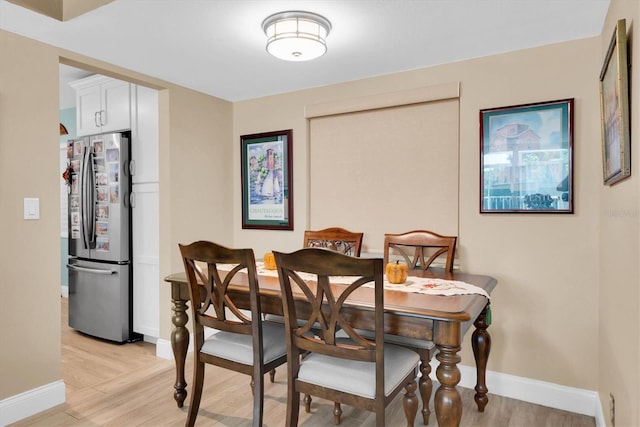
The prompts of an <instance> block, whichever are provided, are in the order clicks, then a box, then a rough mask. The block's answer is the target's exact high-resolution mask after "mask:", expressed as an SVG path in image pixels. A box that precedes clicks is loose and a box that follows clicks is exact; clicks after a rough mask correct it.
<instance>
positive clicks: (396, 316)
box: [164, 262, 497, 427]
mask: <svg viewBox="0 0 640 427" xmlns="http://www.w3.org/2000/svg"><path fill="white" fill-rule="evenodd" d="M257 267H258V284H259V288H260V301H261V307H262V312H263V313H265V314H276V315H282V314H283V311H282V300H281V292H280V282H279V279H278V277H277V273H276V272H275V271H269V270H266V269H265V268H264V265H263V264H262V263H261V262H258V263H257ZM242 276H244V277H246V275H239V276H238V279H237V280H234V282H232V286H231V287H232V288H233V289H232V292H231V295H233V298H234V301H235V302H236V304H237V305H238V306H239V307H240V308H243V307H244V308H248V307H249V297H248V295H249V294H248V284H247V282H243V279H242ZM164 280H165V282H167V283H168V284H170V286H171V301H172V312H173V315H172V318H171V321H172V323H173V326H174V328H173V330H172V332H171V346H172V350H173V354H174V358H175V367H176V381H175V384H174V399H175V400H176V402H177V405H178V407H182V406H183V404H184V401H185V399H186V397H187V383H186V381H185V360H186V356H187V350H188V347H189V340H190V338H189V330H188V329H187V327H186V325H187V323H188V321H189V316H188V314H187V310H188V302H189V287H188V282H187V277H186V275H185V273H184V272H176V273H173V274H170V275H169V276H167V277H166V278H165V279H164ZM407 284H412V286H409V285H404V286H402V285H401V286H398V285H390V284H388V283H387V282H386V281H385V291H384V306H385V321H384V328H385V333H386V334H393V335H399V336H403V337H407V338H415V339H422V340H428V341H431V342H433V343H434V344H435V346H436V359H437V360H438V362H439V364H438V367H437V369H436V378H437V380H438V382H439V384H440V385H439V387H438V389H437V391H436V393H435V396H434V407H435V413H436V419H437V422H438V425H439V426H447V427H449V426H459V425H460V420H461V418H462V399H461V396H460V393H459V391H458V389H457V385H458V383H459V382H460V377H461V373H460V370H459V368H458V363H459V362H460V360H461V357H460V355H459V354H458V353H459V351H460V350H461V348H462V343H463V338H464V336H465V335H466V333H467V331H468V330H469V329H471V326H472V325H473V326H474V328H475V330H474V331H473V333H472V334H471V346H472V349H473V354H474V359H475V363H476V373H477V378H476V386H475V395H474V400H475V403H476V405H477V408H478V410H479V411H480V412H484V409H485V406H486V405H487V403H488V401H489V398H488V396H487V393H488V388H487V385H486V368H487V362H488V359H489V353H490V349H491V336H490V335H489V332H488V327H489V325H490V324H491V304H490V295H491V292H492V291H493V290H494V288H495V287H496V285H497V281H496V279H495V278H493V277H491V276H487V275H481V274H470V273H463V272H459V271H457V270H454V272H445V271H444V270H443V269H437V268H435V269H431V268H430V269H428V270H410V271H409V277H408V278H407ZM416 285H417V286H416ZM410 287H414V288H415V289H410ZM437 288H440V289H442V290H443V291H442V292H439V290H438V289H437ZM468 289H475V290H476V291H468ZM372 306H373V289H366V288H362V289H360V290H359V292H357V293H355V294H353V295H351V296H350V297H349V299H348V304H345V308H344V309H345V310H346V311H345V313H344V315H345V316H349V317H350V319H351V323H352V325H353V326H354V327H358V328H362V329H367V328H371V325H373V324H374V322H373V314H374V313H373V310H372Z"/></svg>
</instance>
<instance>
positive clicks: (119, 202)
mask: <svg viewBox="0 0 640 427" xmlns="http://www.w3.org/2000/svg"><path fill="white" fill-rule="evenodd" d="M130 141H131V133H130V132H117V133H107V134H100V135H92V136H86V137H82V138H78V139H75V140H72V141H69V142H68V145H67V157H68V158H69V164H70V168H71V176H70V178H71V182H70V184H71V185H70V194H69V262H68V264H67V269H68V272H69V326H70V327H72V328H74V329H76V330H78V331H80V332H84V333H86V334H89V335H93V336H95V337H99V338H104V339H107V340H111V341H116V342H126V341H133V340H136V339H137V338H136V336H135V335H137V334H134V333H133V304H132V302H133V301H132V293H133V292H132V283H133V280H132V277H133V275H132V271H131V270H132V263H131V254H132V250H131V205H130V200H129V196H130V194H131V174H130V170H129V158H130V153H131V150H130Z"/></svg>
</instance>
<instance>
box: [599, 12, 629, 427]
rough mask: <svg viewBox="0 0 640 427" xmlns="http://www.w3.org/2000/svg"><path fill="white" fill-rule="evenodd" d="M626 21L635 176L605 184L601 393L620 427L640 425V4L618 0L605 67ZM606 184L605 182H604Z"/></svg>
mask: <svg viewBox="0 0 640 427" xmlns="http://www.w3.org/2000/svg"><path fill="white" fill-rule="evenodd" d="M623 18H624V19H626V21H627V40H628V43H629V55H628V58H629V62H630V64H631V69H630V73H629V76H630V79H631V80H630V84H629V87H630V88H631V91H632V92H631V98H630V106H631V156H632V157H631V177H629V178H627V179H625V180H624V181H621V182H619V183H618V184H615V185H614V186H612V187H605V186H602V185H600V187H599V192H598V196H599V198H600V203H599V205H598V213H599V223H598V224H596V225H595V226H594V230H599V237H600V253H599V260H600V276H599V277H600V299H599V317H600V322H599V334H598V340H597V345H598V348H599V349H600V360H599V364H598V384H599V387H598V390H599V392H600V401H601V402H602V407H603V412H604V414H605V419H607V421H608V420H609V416H608V415H609V393H611V394H613V395H614V397H615V406H616V425H617V426H637V425H640V404H639V403H638V402H640V263H639V262H638V260H640V227H639V224H640V116H639V115H638V107H639V106H640V74H639V73H638V62H637V61H638V58H640V40H639V39H638V37H639V35H640V32H639V31H638V23H640V2H637V1H631V0H614V1H613V2H612V4H611V7H610V8H609V12H608V14H607V19H606V21H605V24H604V28H603V31H602V36H601V38H600V55H599V58H601V59H600V62H602V60H603V58H604V56H605V53H606V50H607V48H608V46H609V42H610V40H611V36H612V33H613V29H614V28H615V24H616V21H617V20H618V19H623ZM600 179H601V178H600Z"/></svg>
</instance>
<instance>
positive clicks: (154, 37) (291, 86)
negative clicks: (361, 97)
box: [0, 0, 610, 101]
mask: <svg viewBox="0 0 640 427" xmlns="http://www.w3.org/2000/svg"><path fill="white" fill-rule="evenodd" d="M609 1H610V0H295V1H293V0H115V1H113V2H112V3H110V4H107V5H105V6H102V7H100V8H98V9H96V10H94V11H91V12H88V13H86V14H84V15H81V16H79V17H76V18H74V19H71V20H70V21H67V22H60V21H57V20H55V19H52V18H49V17H47V16H44V15H41V14H39V13H36V12H33V11H30V10H28V9H25V8H22V7H19V6H16V5H14V4H13V3H9V2H7V1H6V0H0V28H1V29H4V30H7V31H10V32H14V33H17V34H20V35H23V36H26V37H29V38H32V39H36V40H40V41H42V42H45V43H48V44H51V45H54V46H59V47H62V48H64V49H68V50H71V51H74V52H78V53H81V54H83V55H87V56H90V57H93V58H97V59H99V60H102V61H106V62H108V63H111V64H115V65H118V66H121V67H124V68H128V69H130V70H133V71H137V72H140V73H143V74H146V75H149V76H153V77H157V78H160V79H163V80H166V81H170V82H173V83H176V84H179V85H182V86H186V87H188V88H191V89H194V90H197V91H200V92H204V93H207V94H210V95H213V96H217V97H220V98H223V99H226V100H229V101H240V100H246V99H253V98H258V97H262V96H267V95H273V94H278V93H285V92H291V91H296V90H301V89H305V88H311V87H319V86H325V85H329V84H334V83H339V82H346V81H352V80H358V79H362V78H366V77H372V76H378V75H384V74H390V73H396V72H400V71H406V70H411V69H417V68H423V67H428V66H433V65H437V64H443V63H449V62H455V61H461V60H465V59H469V58H477V57H482V56H487V55H493V54H498V53H503V52H509V51H514V50H519V49H524V48H530V47H536V46H542V45H547V44H553V43H559V42H564V41H569V40H576V39H582V38H587V37H594V36H597V35H599V34H600V33H601V31H602V25H603V22H604V19H605V15H606V12H607V9H608V7H609ZM285 10H305V11H311V12H315V13H319V14H321V15H323V16H325V17H326V18H328V19H329V20H330V21H331V23H332V26H333V29H332V30H331V32H330V34H329V36H328V38H327V45H328V52H327V53H326V54H325V55H324V56H322V57H320V58H318V59H316V60H313V61H309V62H287V61H281V60H278V59H275V58H273V57H271V56H270V55H269V54H267V52H266V50H265V40H266V37H265V35H264V33H263V31H262V25H261V24H262V21H263V20H264V18H266V17H267V16H269V15H270V14H272V13H276V12H281V11H285ZM5 59H6V58H5Z"/></svg>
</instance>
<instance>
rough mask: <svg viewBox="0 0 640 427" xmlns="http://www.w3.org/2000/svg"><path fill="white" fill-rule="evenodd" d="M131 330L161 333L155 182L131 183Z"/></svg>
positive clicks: (152, 333)
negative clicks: (132, 184)
mask: <svg viewBox="0 0 640 427" xmlns="http://www.w3.org/2000/svg"><path fill="white" fill-rule="evenodd" d="M132 193H133V203H132V206H133V210H132V217H133V218H132V220H133V330H134V331H135V332H138V333H140V334H144V335H146V336H147V337H153V338H157V337H158V336H159V335H160V314H159V313H160V312H159V305H160V296H159V295H160V254H159V246H158V245H159V236H160V223H159V218H158V194H159V193H158V184H134V186H133V191H132Z"/></svg>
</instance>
